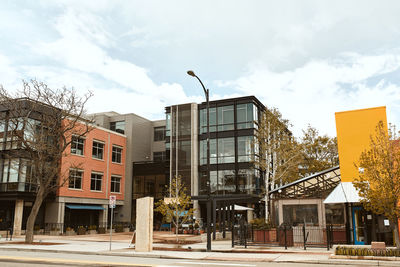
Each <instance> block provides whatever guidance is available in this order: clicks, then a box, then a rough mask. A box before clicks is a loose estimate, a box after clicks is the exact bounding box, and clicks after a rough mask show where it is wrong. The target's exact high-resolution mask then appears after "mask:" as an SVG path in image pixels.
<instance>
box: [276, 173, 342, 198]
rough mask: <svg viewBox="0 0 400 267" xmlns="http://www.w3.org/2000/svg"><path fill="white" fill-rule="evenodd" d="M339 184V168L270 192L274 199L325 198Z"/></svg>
mask: <svg viewBox="0 0 400 267" xmlns="http://www.w3.org/2000/svg"><path fill="white" fill-rule="evenodd" d="M339 183H340V168H339V166H336V167H333V168H329V169H326V170H324V171H322V172H318V173H315V174H313V175H310V176H308V177H304V178H301V179H299V180H297V181H294V182H292V183H289V184H286V185H283V186H281V187H278V188H276V189H274V190H271V191H270V195H273V197H274V198H275V199H282V198H296V199H299V198H326V196H328V194H329V193H331V192H332V190H333V189H334V188H335V187H336V186H337V185H338V184H339Z"/></svg>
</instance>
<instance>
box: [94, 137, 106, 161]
mask: <svg viewBox="0 0 400 267" xmlns="http://www.w3.org/2000/svg"><path fill="white" fill-rule="evenodd" d="M103 151H104V143H101V142H98V141H93V147H92V156H93V158H95V159H103Z"/></svg>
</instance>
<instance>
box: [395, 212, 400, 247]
mask: <svg viewBox="0 0 400 267" xmlns="http://www.w3.org/2000/svg"><path fill="white" fill-rule="evenodd" d="M394 240H395V241H396V247H397V249H400V236H399V219H398V218H396V219H395V220H394Z"/></svg>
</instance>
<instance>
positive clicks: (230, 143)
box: [218, 137, 235, 163]
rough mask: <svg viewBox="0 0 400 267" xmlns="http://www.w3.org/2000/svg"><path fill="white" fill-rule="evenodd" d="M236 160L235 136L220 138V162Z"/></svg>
mask: <svg viewBox="0 0 400 267" xmlns="http://www.w3.org/2000/svg"><path fill="white" fill-rule="evenodd" d="M232 162H235V140H234V138H233V137H229V138H220V139H218V163H232Z"/></svg>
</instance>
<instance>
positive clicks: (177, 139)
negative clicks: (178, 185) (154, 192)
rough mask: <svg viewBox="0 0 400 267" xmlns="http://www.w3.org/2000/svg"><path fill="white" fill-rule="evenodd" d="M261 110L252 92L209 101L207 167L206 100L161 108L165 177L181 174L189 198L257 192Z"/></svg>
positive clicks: (259, 185) (258, 186)
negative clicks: (257, 138)
mask: <svg viewBox="0 0 400 267" xmlns="http://www.w3.org/2000/svg"><path fill="white" fill-rule="evenodd" d="M264 109H265V107H264V105H263V104H261V102H260V101H259V100H258V99H257V98H256V97H254V96H247V97H240V98H232V99H223V100H216V101H210V166H209V170H208V167H207V109H206V103H205V102H203V103H201V104H195V103H191V104H182V105H175V106H169V107H166V154H167V155H169V156H167V158H169V159H170V160H169V176H170V177H174V176H177V175H180V176H181V177H182V179H183V181H184V182H185V184H186V187H187V188H188V191H190V193H191V195H192V196H201V195H207V194H208V192H209V191H210V194H212V195H230V194H242V195H243V194H249V195H256V194H260V192H261V188H262V185H263V182H262V177H261V175H260V174H259V172H258V170H256V169H255V168H254V167H253V163H252V160H253V159H254V156H255V149H254V138H255V131H256V129H257V123H256V122H257V121H258V118H259V114H260V112H262V111H263V110H264ZM208 171H209V172H210V180H209V181H208V179H207V177H208V175H207V172H208ZM243 204H247V203H243ZM194 205H195V208H198V206H197V205H198V203H196V201H194ZM199 215H200V214H198V216H199Z"/></svg>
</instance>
